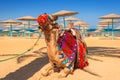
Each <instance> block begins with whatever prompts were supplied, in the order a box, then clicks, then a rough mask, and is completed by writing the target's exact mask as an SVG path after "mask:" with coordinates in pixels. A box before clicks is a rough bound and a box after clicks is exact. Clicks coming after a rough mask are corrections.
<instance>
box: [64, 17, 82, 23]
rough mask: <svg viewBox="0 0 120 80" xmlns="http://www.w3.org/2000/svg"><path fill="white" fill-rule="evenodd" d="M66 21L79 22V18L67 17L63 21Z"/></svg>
mask: <svg viewBox="0 0 120 80" xmlns="http://www.w3.org/2000/svg"><path fill="white" fill-rule="evenodd" d="M65 20H66V21H69V22H72V21H78V20H80V19H79V18H74V17H68V18H66V19H65Z"/></svg>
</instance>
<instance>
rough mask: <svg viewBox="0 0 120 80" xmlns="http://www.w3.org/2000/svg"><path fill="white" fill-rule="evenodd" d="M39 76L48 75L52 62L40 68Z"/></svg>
mask: <svg viewBox="0 0 120 80" xmlns="http://www.w3.org/2000/svg"><path fill="white" fill-rule="evenodd" d="M40 72H41V76H48V75H49V74H50V73H52V72H53V65H52V63H48V64H46V65H45V66H44V67H43V68H42V69H41V70H40Z"/></svg>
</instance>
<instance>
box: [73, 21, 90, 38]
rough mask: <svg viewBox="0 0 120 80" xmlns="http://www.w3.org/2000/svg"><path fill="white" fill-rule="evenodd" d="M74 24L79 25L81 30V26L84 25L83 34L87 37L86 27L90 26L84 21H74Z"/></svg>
mask: <svg viewBox="0 0 120 80" xmlns="http://www.w3.org/2000/svg"><path fill="white" fill-rule="evenodd" d="M74 25H75V26H79V30H80V27H83V36H84V37H85V34H86V31H85V28H86V27H88V26H89V25H88V24H87V23H86V22H83V21H77V22H75V23H74Z"/></svg>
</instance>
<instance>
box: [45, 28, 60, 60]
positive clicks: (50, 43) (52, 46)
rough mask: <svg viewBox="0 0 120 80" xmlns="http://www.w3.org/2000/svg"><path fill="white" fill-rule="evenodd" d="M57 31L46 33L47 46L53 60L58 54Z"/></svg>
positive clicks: (49, 55)
mask: <svg viewBox="0 0 120 80" xmlns="http://www.w3.org/2000/svg"><path fill="white" fill-rule="evenodd" d="M57 33H58V32H57V30H53V31H50V32H44V35H45V41H46V45H47V51H48V57H49V58H50V59H51V60H53V59H54V58H55V56H56V53H57V36H58V35H57Z"/></svg>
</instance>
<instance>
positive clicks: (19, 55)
mask: <svg viewBox="0 0 120 80" xmlns="http://www.w3.org/2000/svg"><path fill="white" fill-rule="evenodd" d="M39 38H40V35H39V37H38V39H37V41H36V42H35V43H34V45H33V46H32V47H31V48H29V49H28V50H26V51H24V52H22V53H21V54H18V55H15V56H12V57H10V58H6V59H3V60H0V62H4V61H8V60H11V59H14V58H18V57H21V56H23V55H24V54H25V53H27V52H29V51H31V50H32V49H33V48H34V47H35V46H36V45H37V43H38V41H39Z"/></svg>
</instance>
